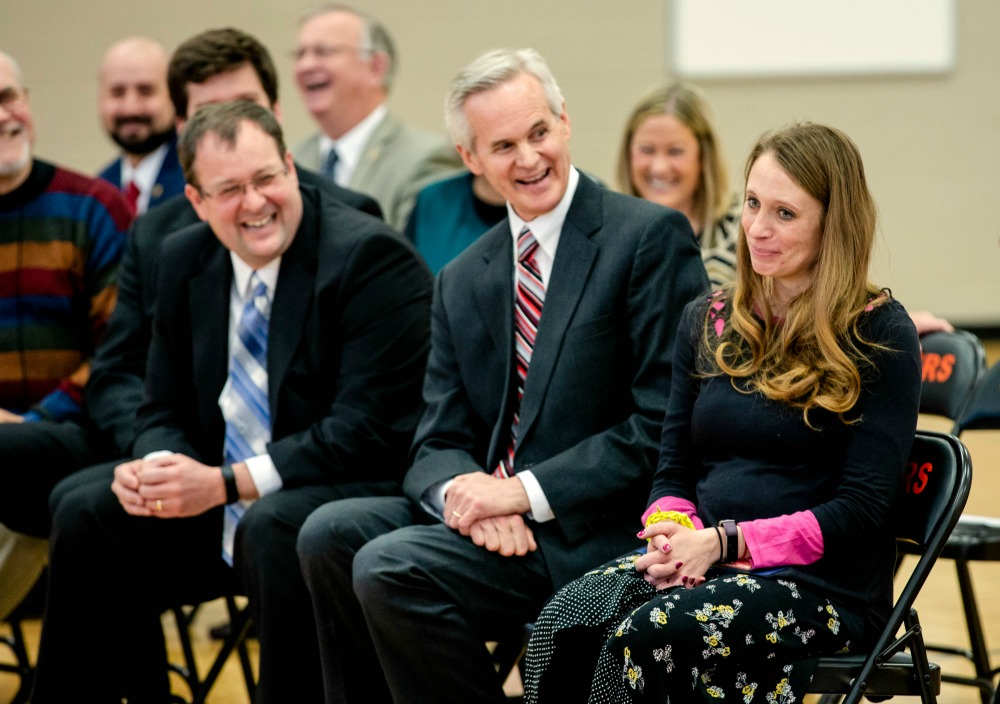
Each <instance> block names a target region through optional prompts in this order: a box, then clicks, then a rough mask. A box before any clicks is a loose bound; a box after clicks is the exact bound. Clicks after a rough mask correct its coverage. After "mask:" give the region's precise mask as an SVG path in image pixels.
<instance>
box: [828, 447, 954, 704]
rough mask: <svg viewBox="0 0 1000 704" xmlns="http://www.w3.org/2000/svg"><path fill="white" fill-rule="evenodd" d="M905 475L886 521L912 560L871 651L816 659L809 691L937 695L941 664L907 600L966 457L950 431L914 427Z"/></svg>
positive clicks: (942, 534) (850, 701)
mask: <svg viewBox="0 0 1000 704" xmlns="http://www.w3.org/2000/svg"><path fill="white" fill-rule="evenodd" d="M904 476H905V479H904V488H903V492H902V493H901V494H900V500H899V501H898V502H897V504H896V506H895V508H894V511H893V519H892V525H893V526H894V527H895V529H896V540H897V545H900V546H903V545H913V546H915V547H916V550H917V553H918V554H919V559H918V561H917V565H916V567H914V569H913V572H912V573H911V574H910V576H909V578H908V579H907V580H906V584H905V585H904V586H903V588H902V590H901V591H900V593H899V595H898V596H897V597H896V603H895V605H894V606H893V610H892V614H891V615H890V616H889V620H888V622H887V623H886V626H885V628H884V629H883V630H882V633H881V634H880V635H879V637H878V640H877V641H876V643H875V645H874V647H873V648H872V649H871V651H869V652H868V653H864V654H852V655H836V656H831V657H826V658H821V659H820V661H819V667H818V668H817V670H816V674H815V675H814V677H813V681H812V684H811V685H810V688H809V691H810V692H814V693H824V694H843V695H846V696H845V698H844V702H845V703H846V704H856V702H859V701H860V700H861V697H862V696H865V697H868V698H870V699H872V700H875V701H878V700H881V699H885V698H888V697H892V696H919V697H920V699H921V701H922V702H924V703H925V704H926V703H928V702H931V703H933V702H936V701H937V694H938V692H940V689H941V679H942V676H941V669H940V667H939V666H937V665H934V664H932V663H929V662H928V660H927V647H926V645H925V644H924V638H923V632H922V630H921V627H920V621H919V619H918V617H917V611H916V609H914V608H913V603H914V601H915V600H916V598H917V594H918V593H919V592H920V589H921V587H922V586H923V584H924V582H925V581H926V580H927V576H928V575H929V574H930V571H931V567H933V566H934V562H935V560H936V559H937V557H938V555H939V554H940V553H941V551H942V550H943V549H944V546H945V544H946V543H947V541H948V536H949V535H950V534H951V531H952V530H953V529H954V527H955V525H956V524H957V523H958V519H959V516H960V515H961V514H962V509H963V508H964V506H965V502H966V500H967V499H968V498H969V489H970V487H971V485H972V461H971V459H970V457H969V452H968V450H967V449H966V448H965V445H963V444H962V443H961V441H959V440H958V438H956V437H955V436H953V435H947V434H944V433H935V432H931V431H921V430H918V431H917V435H916V438H915V439H914V442H913V449H912V451H911V452H910V459H909V463H908V469H907V472H906V474H905V475H904ZM900 631H902V632H900Z"/></svg>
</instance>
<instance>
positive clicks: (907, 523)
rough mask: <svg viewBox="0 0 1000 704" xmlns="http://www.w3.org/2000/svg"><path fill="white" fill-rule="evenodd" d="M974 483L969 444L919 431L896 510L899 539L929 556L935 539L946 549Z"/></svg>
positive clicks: (952, 437) (895, 523)
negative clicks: (966, 446) (946, 542)
mask: <svg viewBox="0 0 1000 704" xmlns="http://www.w3.org/2000/svg"><path fill="white" fill-rule="evenodd" d="M971 483H972V461H971V459H970V458H969V452H968V450H967V449H966V448H965V445H963V444H962V443H961V442H960V441H959V440H958V439H957V438H956V437H955V436H953V435H947V434H945V433H935V432H932V431H928V430H918V431H917V434H916V436H915V437H914V439H913V448H912V449H911V450H910V457H909V460H908V462H907V466H906V471H905V473H904V475H903V491H902V492H901V493H900V495H899V499H898V500H897V502H896V505H895V506H894V509H893V524H894V529H895V533H896V538H897V540H905V541H907V542H909V543H913V544H915V545H917V546H918V547H919V548H921V550H922V551H923V552H924V553H925V554H926V553H927V552H929V551H932V550H933V549H934V547H935V546H934V543H935V540H937V541H938V542H940V546H938V548H939V549H940V547H943V546H944V543H945V541H946V540H947V538H948V535H947V534H948V533H950V532H951V529H952V528H954V524H955V523H957V522H958V517H959V516H960V515H961V513H962V508H963V507H964V506H965V501H966V499H967V498H968V494H969V487H970V486H971ZM949 523H950V525H949ZM942 534H944V535H943V537H942ZM934 557H937V554H936V553H935V554H934Z"/></svg>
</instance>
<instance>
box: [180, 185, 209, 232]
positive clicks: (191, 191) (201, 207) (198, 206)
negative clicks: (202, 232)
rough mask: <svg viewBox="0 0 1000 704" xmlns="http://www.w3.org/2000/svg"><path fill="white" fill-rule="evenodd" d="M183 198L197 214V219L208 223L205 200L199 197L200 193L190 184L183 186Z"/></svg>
mask: <svg viewBox="0 0 1000 704" xmlns="http://www.w3.org/2000/svg"><path fill="white" fill-rule="evenodd" d="M184 196H185V197H186V198H187V199H188V202H190V203H191V206H192V207H193V208H194V212H196V213H198V217H199V218H200V219H201V220H202V221H204V222H208V208H207V207H206V204H205V199H204V198H202V196H201V191H199V190H198V189H197V188H195V187H194V186H192V185H191V184H190V183H186V184H184Z"/></svg>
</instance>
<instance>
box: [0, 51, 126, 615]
mask: <svg viewBox="0 0 1000 704" xmlns="http://www.w3.org/2000/svg"><path fill="white" fill-rule="evenodd" d="M34 141H35V130H34V121H33V117H32V110H31V103H30V100H29V98H28V91H27V88H25V85H24V81H23V78H22V75H21V71H20V68H19V67H18V65H17V63H16V62H15V60H14V59H13V58H12V57H10V56H8V55H6V54H4V53H2V52H0V524H3V525H2V526H0V542H4V543H6V542H7V541H8V540H15V541H21V540H22V539H21V538H20V537H12V534H11V533H10V532H8V530H9V531H16V532H17V534H16V535H23V534H28V535H32V536H36V537H45V536H47V535H48V510H47V501H48V495H49V491H50V490H51V489H52V487H53V486H54V485H55V484H56V482H57V481H59V480H60V479H61V478H62V477H64V476H65V475H66V474H67V473H68V472H70V471H71V470H72V469H73V468H74V467H79V466H83V465H85V464H89V463H92V462H95V461H97V460H99V459H100V456H98V455H97V454H95V452H94V450H93V448H92V446H91V443H90V439H89V433H88V427H87V425H86V422H85V419H84V416H83V409H82V395H83V386H84V383H85V382H86V381H87V378H88V375H89V373H90V364H91V357H92V355H93V354H94V348H95V347H96V346H97V343H98V341H99V340H100V338H101V337H102V336H103V334H104V330H105V327H106V325H107V322H108V317H109V316H110V315H111V310H112V308H113V306H114V303H115V290H116V289H115V275H116V270H117V268H118V262H119V260H120V258H121V256H122V252H123V251H124V248H125V239H126V230H127V228H128V226H129V223H130V222H131V219H132V215H131V213H130V212H129V208H128V205H127V203H126V202H125V199H124V196H122V194H121V193H120V192H119V191H118V190H117V189H116V188H114V187H113V186H111V185H110V184H109V183H107V182H105V181H101V180H99V179H95V178H91V177H89V176H84V175H83V174H79V173H76V172H74V171H70V170H68V169H66V168H64V167H61V166H56V165H54V164H51V163H48V162H46V161H43V160H41V159H36V158H34V157H33V147H34ZM28 542H31V541H28ZM36 542H37V541H36ZM10 555H11V553H10V552H8V551H7V549H6V548H0V561H3V562H4V563H6V562H7V561H8V560H9V559H10ZM44 556H45V554H44V544H39V545H38V546H37V547H34V548H32V549H29V551H28V554H27V555H25V554H19V556H18V557H17V558H16V560H15V561H12V562H11V563H10V565H9V567H10V568H12V569H7V570H5V571H3V573H2V574H0V584H2V586H3V588H2V589H0V617H4V616H6V615H7V612H8V611H9V610H10V609H11V608H12V607H13V606H15V605H16V604H17V603H18V602H19V601H20V600H21V598H22V597H23V596H24V594H25V593H26V592H27V590H28V589H30V587H31V585H32V584H33V583H34V581H35V580H36V579H37V577H38V574H39V573H40V571H41V568H42V565H43V564H44Z"/></svg>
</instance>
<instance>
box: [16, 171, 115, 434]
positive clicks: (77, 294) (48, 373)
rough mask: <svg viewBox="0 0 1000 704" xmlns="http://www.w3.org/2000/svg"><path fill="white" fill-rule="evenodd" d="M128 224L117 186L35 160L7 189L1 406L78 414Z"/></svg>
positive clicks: (33, 416) (50, 414) (40, 413)
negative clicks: (21, 179)
mask: <svg viewBox="0 0 1000 704" xmlns="http://www.w3.org/2000/svg"><path fill="white" fill-rule="evenodd" d="M130 221H131V215H130V213H129V207H128V205H127V203H126V201H125V198H124V196H122V194H121V193H120V192H119V191H118V189H116V188H115V187H114V186H111V185H110V184H108V183H107V182H105V181H101V180H98V179H94V178H90V177H88V176H84V175H82V174H78V173H76V172H74V171H69V170H67V169H63V168H61V167H56V166H53V165H52V164H48V163H46V162H44V161H39V160H37V159H36V160H35V161H34V162H33V164H32V169H31V173H30V175H29V176H28V179H27V180H26V181H25V182H24V183H22V184H21V185H20V186H18V187H17V188H16V189H14V190H13V191H11V192H10V193H7V194H4V195H0V407H2V408H4V409H6V410H8V411H12V412H14V413H21V414H24V416H25V420H39V419H41V418H47V419H52V420H62V419H67V418H74V417H77V416H79V415H80V412H81V400H82V395H83V394H82V392H83V385H84V384H85V383H86V381H87V377H88V375H89V372H90V361H89V360H90V357H91V356H92V355H93V353H94V348H95V347H96V345H97V342H98V340H99V339H100V337H101V335H102V333H103V331H104V328H105V325H106V324H107V321H108V317H109V316H110V315H111V310H112V308H113V307H114V304H115V292H116V289H115V274H116V271H117V268H118V260H119V259H121V256H122V253H123V252H124V250H125V240H126V231H127V229H128V226H129V224H130Z"/></svg>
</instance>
